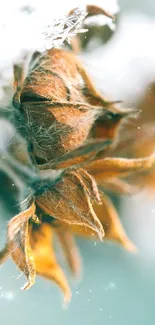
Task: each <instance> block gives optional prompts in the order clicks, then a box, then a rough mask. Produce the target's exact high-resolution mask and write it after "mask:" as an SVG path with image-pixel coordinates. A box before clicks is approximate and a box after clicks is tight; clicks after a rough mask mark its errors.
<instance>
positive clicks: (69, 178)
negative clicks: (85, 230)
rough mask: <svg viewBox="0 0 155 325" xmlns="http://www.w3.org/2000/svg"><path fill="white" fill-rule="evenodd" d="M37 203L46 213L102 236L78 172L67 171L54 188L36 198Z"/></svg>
mask: <svg viewBox="0 0 155 325" xmlns="http://www.w3.org/2000/svg"><path fill="white" fill-rule="evenodd" d="M36 203H37V205H38V206H39V207H40V208H41V209H42V210H43V211H44V212H45V213H47V214H48V215H51V216H53V217H55V218H56V219H59V220H61V221H63V222H66V223H68V224H79V225H82V226H87V227H90V228H91V229H93V230H94V231H96V232H97V234H98V236H99V237H100V238H102V237H103V236H104V230H103V227H102V225H101V223H100V221H99V220H98V218H97V216H96V214H95V212H94V209H93V206H92V202H91V199H90V197H89V194H88V190H87V187H86V185H85V183H84V182H83V180H82V178H81V176H80V175H78V173H73V172H72V173H69V174H68V175H66V176H65V177H64V178H63V180H62V181H60V182H59V183H57V184H56V186H55V187H54V188H51V190H50V191H48V192H46V193H45V194H43V195H42V196H40V197H38V198H37V200H36Z"/></svg>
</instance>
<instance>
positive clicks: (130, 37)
mask: <svg viewBox="0 0 155 325" xmlns="http://www.w3.org/2000/svg"><path fill="white" fill-rule="evenodd" d="M86 3H88V4H89V3H93V1H87V2H86V1H84V0H79V1H69V0H66V1H65V2H63V1H62V0H57V1H56V2H54V3H52V2H51V1H47V0H45V1H44V2H43V3H40V4H39V3H38V2H37V1H33V0H32V1H30V2H28V1H22V0H16V1H13V2H12V3H10V2H9V1H8V0H6V1H5V3H4V4H3V5H2V4H1V11H0V35H1V52H0V86H1V89H0V98H1V106H5V105H6V103H7V102H9V101H10V100H11V98H10V97H9V96H10V93H8V94H7V96H6V95H5V90H6V88H7V87H8V85H11V84H12V64H13V62H15V61H16V60H19V59H20V56H21V53H23V51H24V50H25V49H26V50H32V51H33V50H34V49H36V48H40V47H41V46H44V44H43V38H42V33H41V31H42V29H43V28H44V26H45V25H47V24H50V23H51V21H52V19H54V18H55V17H57V18H59V16H60V17H62V16H63V14H66V13H67V12H68V11H69V10H70V9H72V8H74V7H75V6H77V5H84V4H86ZM95 4H96V5H99V6H101V7H103V8H105V9H107V10H108V11H109V12H112V13H116V12H117V16H118V19H117V24H116V30H115V31H114V33H112V35H111V37H110V38H109V39H108V41H107V42H106V43H105V44H101V43H100V44H96V43H94V47H93V46H90V48H89V47H88V49H87V50H86V51H85V53H84V54H80V57H81V58H82V60H83V61H84V63H85V65H86V66H87V69H88V70H89V73H90V74H91V75H92V77H93V79H94V80H95V82H96V84H97V86H98V88H99V89H100V90H101V91H102V93H103V94H105V95H106V96H107V97H108V98H110V99H112V100H115V99H116V100H117V99H121V100H123V101H124V102H125V103H126V106H128V107H130V105H132V106H133V105H138V104H137V103H139V102H140V101H142V100H143V98H144V97H145V96H146V97H147V93H148V92H149V89H151V87H152V84H153V83H154V81H155V42H154V35H155V2H154V1H151V0H148V1H144V0H143V1H142V0H130V1H126V0H120V1H118V2H116V1H115V0H107V1H106V0H105V1H104V0H98V1H97V0H96V1H95ZM1 130H3V127H2V126H1ZM9 132H10V133H9ZM11 132H13V131H11V130H10V129H9V131H8V137H9V134H10V137H11V134H12V133H11ZM1 133H2V134H1ZM0 134H1V139H2V136H3V132H0ZM2 185H3V184H1V186H2ZM8 196H9V194H8ZM8 199H9V197H8ZM5 203H6V202H4V201H2V202H1V203H0V216H1V217H0V229H1V236H0V244H1V247H2V245H3V243H4V238H5V233H6V225H7V220H9V217H10V216H11V214H10V213H11V212H10V211H9V210H7V209H6V204H5ZM120 218H121V220H122V223H123V225H124V227H125V229H126V231H127V234H128V235H129V237H130V238H131V239H132V240H133V242H134V243H135V244H136V245H137V247H138V254H137V255H130V254H129V253H128V252H126V251H124V250H123V248H121V247H119V246H118V245H116V244H112V243H109V242H108V243H100V242H96V241H87V240H84V239H77V241H78V246H79V248H80V252H81V256H82V260H83V273H82V276H81V279H80V280H79V279H78V280H75V279H72V278H71V276H70V275H69V274H68V277H69V281H70V284H71V286H72V291H73V298H72V301H71V304H70V305H69V307H68V308H67V309H66V310H64V309H62V299H61V298H62V297H61V294H60V291H59V289H58V288H57V287H56V286H55V285H53V284H50V283H48V282H47V281H45V280H43V279H40V278H37V281H36V285H35V286H34V287H33V288H32V289H31V290H30V291H28V292H24V293H23V292H21V291H20V289H19V288H20V287H21V286H22V284H23V282H24V281H25V279H24V277H23V276H22V277H20V278H19V279H17V277H18V275H19V274H20V273H19V271H18V270H17V269H16V267H15V266H14V264H13V263H12V262H11V261H8V262H7V263H6V264H5V265H3V266H1V267H0V324H4V325H21V324H23V325H24V324H25V325H28V324H30V325H31V324H37V325H41V324H42V323H45V324H46V325H71V324H72V325H79V324H81V325H85V324H89V325H102V324H106V325H130V324H132V325H139V324H141V325H152V324H154V322H155V312H154V302H155V200H154V193H151V195H149V194H148V193H147V192H146V191H142V192H141V193H140V194H138V195H136V196H134V197H132V198H131V197H127V198H121V204H120ZM61 263H64V261H63V257H62V256H61ZM64 267H65V265H64ZM66 272H67V270H66Z"/></svg>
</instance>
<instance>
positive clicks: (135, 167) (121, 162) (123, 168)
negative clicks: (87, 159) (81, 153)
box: [87, 154, 155, 183]
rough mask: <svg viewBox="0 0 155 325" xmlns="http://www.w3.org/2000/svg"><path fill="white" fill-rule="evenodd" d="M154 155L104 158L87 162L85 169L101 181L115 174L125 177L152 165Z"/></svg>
mask: <svg viewBox="0 0 155 325" xmlns="http://www.w3.org/2000/svg"><path fill="white" fill-rule="evenodd" d="M154 161H155V155H154V154H153V155H151V156H148V157H145V158H137V159H125V158H104V159H100V160H95V161H93V162H91V163H88V164H87V171H88V172H89V173H90V174H93V175H94V176H95V179H97V180H98V182H100V183H102V182H103V181H104V179H105V178H113V177H116V176H120V177H125V176H128V175H130V174H132V173H134V172H141V171H143V170H144V171H145V170H148V169H150V168H151V167H152V165H153V163H154Z"/></svg>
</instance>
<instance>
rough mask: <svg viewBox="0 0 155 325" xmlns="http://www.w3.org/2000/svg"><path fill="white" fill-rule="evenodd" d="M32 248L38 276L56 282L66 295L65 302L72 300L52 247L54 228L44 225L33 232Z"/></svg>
mask: <svg viewBox="0 0 155 325" xmlns="http://www.w3.org/2000/svg"><path fill="white" fill-rule="evenodd" d="M30 238H31V246H32V250H33V256H34V261H35V266H36V272H37V274H38V275H41V276H43V277H45V278H46V279H49V280H51V281H54V282H56V283H57V284H58V286H59V287H60V288H61V289H62V291H63V293H64V301H65V302H66V303H67V302H69V301H70V299H71V292H70V288H69V286H68V282H67V280H66V277H65V275H64V273H63V271H62V269H61V267H60V266H59V265H58V263H57V261H56V257H55V254H54V250H53V247H52V240H53V230H52V226H51V225H50V224H47V223H42V224H41V225H39V226H36V229H32V230H31V236H30Z"/></svg>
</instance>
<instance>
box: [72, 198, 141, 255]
mask: <svg viewBox="0 0 155 325" xmlns="http://www.w3.org/2000/svg"><path fill="white" fill-rule="evenodd" d="M101 199H102V205H96V204H94V206H93V207H94V210H95V212H96V214H97V216H98V218H99V220H100V221H101V223H102V225H103V228H104V229H105V237H104V238H105V239H108V240H114V241H116V242H118V243H120V244H121V245H122V246H123V247H124V248H126V249H127V250H129V251H131V252H135V251H136V248H135V246H134V244H133V243H132V242H131V241H130V239H129V238H128V237H127V235H126V233H125V231H124V229H123V227H122V225H121V222H120V220H119V218H118V214H117V211H116V210H115V208H114V206H113V204H112V202H111V201H110V199H109V198H108V197H107V196H106V195H105V194H102V196H101ZM71 229H72V231H73V232H74V233H75V234H77V235H79V236H84V237H88V238H89V237H92V238H93V237H94V236H96V234H95V232H94V231H92V230H91V229H89V228H87V227H81V226H77V225H75V226H74V225H72V226H71Z"/></svg>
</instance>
